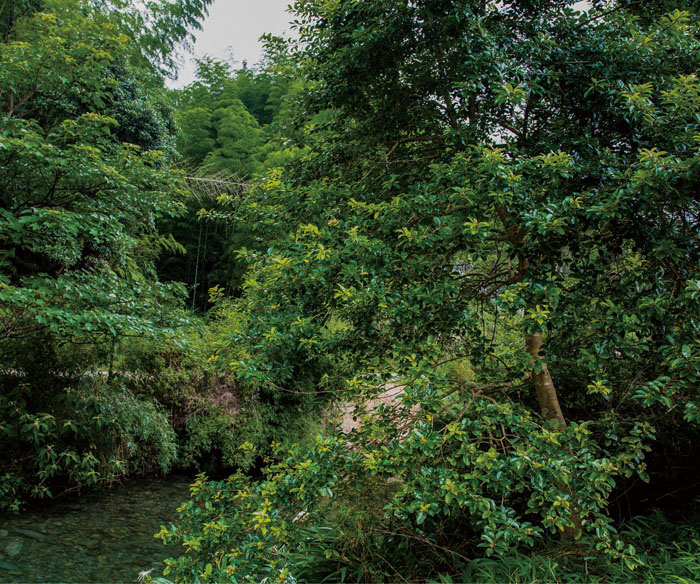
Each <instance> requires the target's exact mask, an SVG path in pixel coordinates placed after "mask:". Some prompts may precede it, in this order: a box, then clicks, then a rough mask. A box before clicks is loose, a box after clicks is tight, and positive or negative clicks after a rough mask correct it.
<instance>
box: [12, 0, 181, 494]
mask: <svg viewBox="0 0 700 584" xmlns="http://www.w3.org/2000/svg"><path fill="white" fill-rule="evenodd" d="M118 4H119V3H118ZM110 6H111V5H109V6H108V5H105V6H103V7H101V8H97V7H92V6H91V5H90V4H89V3H87V2H79V1H58V0H56V1H49V0H47V1H46V2H41V3H26V7H25V8H22V6H19V5H15V4H12V5H11V6H9V7H8V5H7V3H3V4H2V7H3V8H2V10H3V12H2V14H3V17H4V20H3V26H4V27H5V28H6V31H7V32H6V38H5V39H4V40H3V42H2V44H1V45H0V87H2V90H0V177H1V178H2V185H3V186H2V190H1V191H0V199H1V201H2V206H1V207H0V270H1V271H0V331H1V332H0V363H1V366H2V369H3V373H4V374H3V393H2V399H1V403H2V413H3V415H2V426H1V428H0V433H1V435H2V442H3V447H2V452H1V456H0V474H1V475H2V476H3V487H2V500H1V501H0V506H2V507H5V506H11V507H16V506H17V505H18V504H19V503H20V502H21V501H23V500H24V498H25V497H26V496H27V495H32V496H44V495H46V494H49V493H51V492H53V490H54V489H55V490H57V491H62V490H65V489H70V488H74V487H76V486H80V485H83V484H94V483H96V482H98V481H100V480H110V479H112V478H113V477H115V476H118V475H120V474H124V472H125V471H126V470H127V469H129V468H131V467H132V465H134V466H144V467H147V468H149V469H150V468H152V467H151V462H152V461H151V458H150V457H151V454H150V452H153V453H154V454H153V458H154V460H157V465H156V468H161V469H163V470H167V469H168V468H170V467H171V466H172V463H173V461H174V458H175V451H174V447H175V442H174V435H173V432H172V428H171V426H170V422H169V421H168V419H167V417H166V416H165V414H163V413H162V412H161V411H160V409H159V406H157V405H156V404H155V403H152V402H150V401H148V400H146V401H143V400H141V399H140V398H139V397H137V396H135V395H133V394H130V393H129V392H125V391H124V390H123V389H121V388H120V387H119V386H113V384H109V383H105V382H107V381H111V377H112V371H113V364H114V356H115V352H116V349H117V347H118V345H119V343H121V342H122V341H124V340H125V339H129V338H132V337H147V338H150V339H158V340H159V341H160V342H164V341H165V340H166V339H170V340H171V342H177V343H181V342H182V332H181V329H182V327H183V326H185V325H186V324H187V321H188V319H187V317H186V315H185V314H184V311H183V310H182V306H181V300H180V298H181V296H182V290H181V287H180V286H179V285H177V284H174V283H173V284H164V283H161V282H159V281H158V280H157V279H156V278H155V271H154V266H153V262H154V259H155V257H156V256H157V255H158V253H159V250H160V249H162V248H164V247H166V248H167V247H172V246H174V245H176V244H175V242H174V241H172V239H170V238H166V237H164V236H162V235H160V234H159V233H158V232H157V231H156V230H155V223H156V221H157V220H158V218H159V217H162V216H165V215H171V216H172V215H175V214H179V213H181V212H182V209H183V205H182V203H181V201H180V199H182V197H183V195H182V193H183V192H184V191H183V182H182V179H181V177H180V176H178V175H177V174H175V173H173V172H172V170H170V169H169V167H168V158H169V157H172V155H173V147H172V142H173V136H172V132H173V131H174V125H173V123H172V119H171V118H172V116H171V114H170V112H169V110H167V108H166V107H165V106H164V101H163V99H162V95H161V96H160V97H159V96H158V94H157V92H154V89H153V88H152V87H149V86H148V85H147V84H145V82H144V81H142V79H150V80H151V81H150V82H149V83H153V80H155V79H157V76H156V74H155V73H154V72H153V71H150V70H148V69H142V68H140V66H139V65H138V64H139V63H144V62H145V61H144V59H145V57H146V56H148V54H150V53H148V52H147V51H146V52H144V51H143V50H142V49H143V47H144V46H145V45H144V44H135V40H136V39H139V40H140V39H142V36H140V35H144V34H146V32H145V29H140V30H139V31H136V29H135V28H133V25H134V23H133V22H130V23H129V24H123V23H122V22H121V19H119V18H117V17H116V15H115V14H114V13H113V11H112V10H113V9H114V10H116V9H117V8H119V6H112V7H111V8H110ZM173 6H174V4H173ZM170 8H172V7H170ZM170 8H168V7H165V8H164V10H165V12H164V13H163V15H164V18H165V17H169V16H168V11H169V10H170ZM33 10H37V11H36V12H33ZM187 10H188V11H189V10H190V9H189V8H188V9H187ZM173 22H174V21H173ZM130 25H131V27H130ZM158 26H165V25H164V24H163V23H160V24H158ZM151 32H153V33H154V34H155V32H157V28H153V29H152V31H151ZM137 33H138V34H137ZM176 37H177V34H175V33H174V36H173V37H172V38H176ZM161 94H162V81H161ZM101 368H103V369H107V371H105V372H104V373H105V375H103V373H102V371H101V370H100V369H101ZM86 374H87V379H86ZM107 374H108V375H107ZM107 376H109V378H110V379H109V380H106V379H104V380H103V377H105V378H106V377H107ZM76 388H80V389H79V390H77V389H76ZM74 390H75V391H78V393H76V392H75V391H74Z"/></svg>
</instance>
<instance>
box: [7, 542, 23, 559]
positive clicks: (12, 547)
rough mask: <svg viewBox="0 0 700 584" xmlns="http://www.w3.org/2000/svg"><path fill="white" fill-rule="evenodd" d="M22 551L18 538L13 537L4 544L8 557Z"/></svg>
mask: <svg viewBox="0 0 700 584" xmlns="http://www.w3.org/2000/svg"><path fill="white" fill-rule="evenodd" d="M21 551H22V542H21V541H20V540H18V539H14V540H12V541H10V542H8V543H7V545H5V553H6V554H7V555H8V556H10V557H15V556H18V555H19V554H20V552H21Z"/></svg>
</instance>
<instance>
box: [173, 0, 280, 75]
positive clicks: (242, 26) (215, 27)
mask: <svg viewBox="0 0 700 584" xmlns="http://www.w3.org/2000/svg"><path fill="white" fill-rule="evenodd" d="M290 2H291V0H216V1H215V2H214V3H213V4H212V5H211V7H210V8H209V17H208V18H207V19H206V20H205V21H204V23H203V26H204V29H203V30H200V31H198V32H197V34H196V36H197V42H196V44H195V46H194V55H189V54H186V55H185V64H184V66H183V67H182V68H181V69H180V76H179V78H178V80H177V81H175V82H171V83H169V85H170V86H171V87H184V86H185V85H187V84H188V83H191V82H192V81H194V58H195V57H202V56H204V55H211V56H212V57H218V58H221V59H226V58H228V50H229V49H230V50H231V52H232V53H233V58H234V59H235V60H236V61H238V63H239V64H240V63H241V62H242V61H243V60H244V59H245V60H247V61H248V64H249V65H254V64H255V63H257V62H258V61H259V60H260V57H261V49H262V46H261V44H260V43H259V42H258V39H259V38H260V36H261V35H262V34H264V33H266V32H269V33H272V34H275V35H282V34H283V33H285V32H289V33H291V28H290V26H289V21H290V20H291V18H292V16H291V15H290V14H289V13H288V12H286V10H287V6H288V5H289V3H290Z"/></svg>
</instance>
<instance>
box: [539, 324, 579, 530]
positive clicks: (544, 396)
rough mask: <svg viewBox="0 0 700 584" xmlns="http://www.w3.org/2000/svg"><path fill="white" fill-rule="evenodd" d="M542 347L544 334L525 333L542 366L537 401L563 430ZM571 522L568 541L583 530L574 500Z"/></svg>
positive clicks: (562, 418)
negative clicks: (542, 354)
mask: <svg viewBox="0 0 700 584" xmlns="http://www.w3.org/2000/svg"><path fill="white" fill-rule="evenodd" d="M541 348H542V335H541V334H540V333H535V334H532V335H525V349H526V350H527V352H528V354H530V356H531V357H532V360H533V363H537V362H539V365H540V367H541V369H540V372H539V373H536V372H534V371H533V372H532V382H533V383H534V385H535V391H536V392H537V401H538V402H539V405H540V412H541V414H542V417H543V418H544V419H545V420H548V421H550V422H555V423H556V425H557V428H558V429H559V430H563V429H564V428H566V420H565V419H564V414H563V413H562V411H561V406H560V405H559V398H558V397H557V390H556V388H555V387H554V381H552V376H551V375H550V374H549V369H548V368H547V363H545V361H544V360H542V358H541V356H540V349H541ZM567 491H568V492H569V494H570V495H571V498H572V499H573V494H574V493H573V491H572V490H571V489H570V488H569V487H567ZM571 522H572V523H573V524H574V526H573V527H565V528H564V530H563V531H562V533H561V537H562V539H564V540H566V541H573V540H574V539H575V538H576V532H578V531H580V530H581V519H580V518H579V515H578V512H577V510H576V507H574V506H573V501H572V510H571Z"/></svg>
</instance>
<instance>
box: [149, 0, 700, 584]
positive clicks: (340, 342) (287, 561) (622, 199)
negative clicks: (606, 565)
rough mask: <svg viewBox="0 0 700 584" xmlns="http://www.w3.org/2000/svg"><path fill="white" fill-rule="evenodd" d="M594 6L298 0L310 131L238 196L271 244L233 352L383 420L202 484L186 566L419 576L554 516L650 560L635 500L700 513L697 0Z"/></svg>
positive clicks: (578, 539) (547, 1)
mask: <svg viewBox="0 0 700 584" xmlns="http://www.w3.org/2000/svg"><path fill="white" fill-rule="evenodd" d="M574 4H575V3H574V2H569V1H564V0H556V1H555V0H544V1H538V2H530V1H525V0H514V1H511V2H501V3H494V2H479V1H466V0H465V1H460V2H440V1H434V0H425V1H422V0H420V1H417V2H406V1H404V0H396V1H391V2H381V3H378V2H354V1H350V0H346V1H343V0H340V1H337V2H326V1H323V2H322V1H320V0H299V1H297V2H296V3H295V4H294V10H295V13H296V18H297V20H296V26H297V27H298V31H299V34H300V38H299V43H298V46H297V52H296V53H295V56H296V58H297V59H298V60H299V62H300V63H303V66H302V71H301V73H302V75H304V76H305V83H307V87H308V90H307V92H306V95H305V98H306V101H305V109H304V110H303V113H302V114H301V115H302V116H305V119H306V126H305V130H306V131H305V134H304V137H303V138H299V139H302V140H303V143H304V145H305V147H307V148H308V152H307V153H306V154H305V155H304V157H303V158H302V159H301V160H299V161H296V162H295V163H292V164H291V165H290V167H289V168H288V170H287V171H286V172H285V173H283V174H272V175H269V176H267V177H265V178H264V179H263V180H262V181H261V182H260V184H259V185H258V186H256V188H254V189H253V190H251V192H250V193H249V195H248V197H246V200H245V203H244V207H245V208H244V209H243V210H242V211H241V210H240V209H239V210H237V211H236V213H235V216H243V217H245V220H246V221H248V222H249V223H251V224H255V225H257V226H258V227H259V229H260V232H261V233H262V235H261V237H262V238H263V239H264V241H265V242H266V243H265V245H264V246H262V248H261V249H262V250H265V251H258V252H256V251H254V250H248V251H247V252H245V256H246V258H247V259H249V260H250V268H249V271H248V272H247V274H246V278H245V283H244V294H243V297H242V298H241V300H240V302H239V303H238V306H239V309H240V311H241V312H242V313H243V315H244V318H245V322H244V323H242V326H241V327H240V328H239V329H237V330H235V331H234V334H233V336H232V337H231V342H230V344H229V345H228V346H229V347H233V346H236V347H241V346H243V347H245V350H246V356H245V358H243V359H241V358H239V357H237V356H235V355H232V354H230V353H229V349H228V348H227V346H226V345H225V344H224V345H223V346H222V347H221V350H220V351H219V356H220V359H221V360H222V361H223V362H228V363H230V364H231V367H232V368H233V370H234V371H235V373H236V375H237V377H238V379H239V380H240V381H241V382H242V383H245V384H246V385H248V386H251V387H255V388H257V392H258V395H259V400H260V402H261V403H276V404H285V407H290V406H294V405H298V406H303V407H312V408H315V409H316V410H317V411H321V410H322V408H328V407H332V404H333V403H336V404H338V403H346V404H347V403H351V404H354V405H355V406H356V407H355V416H356V418H358V420H359V422H360V426H359V428H357V429H355V430H353V431H351V432H349V433H343V432H341V431H340V430H339V429H338V428H335V427H334V425H333V424H329V425H328V428H327V430H326V431H325V432H324V433H321V434H320V435H319V436H318V438H317V439H316V440H315V441H314V442H313V443H312V444H310V445H309V444H308V443H299V444H298V445H296V446H291V447H290V446H281V447H279V448H278V449H276V450H275V451H274V452H273V453H272V455H271V458H270V462H269V465H268V466H267V467H266V469H265V474H264V478H263V480H251V479H250V478H248V477H245V476H244V475H241V474H239V475H234V476H233V477H231V478H230V479H229V480H228V481H224V482H221V483H208V482H206V480H204V479H202V480H201V481H199V482H198V483H197V484H196V488H195V491H194V496H193V499H192V501H190V502H189V503H188V504H187V505H186V506H183V508H182V511H181V515H182V516H181V523H180V525H179V526H178V527H177V529H175V528H173V529H171V530H164V532H163V533H162V536H163V537H164V538H165V539H166V540H167V539H174V540H176V541H179V542H180V543H182V544H183V545H184V546H185V547H186V549H187V550H188V552H187V553H186V554H185V555H184V556H182V557H181V558H179V559H177V560H174V561H173V562H171V569H172V570H173V573H174V574H176V576H177V578H179V579H181V580H183V581H185V580H187V579H191V578H193V577H195V576H197V577H199V578H200V580H202V581H217V582H218V581H224V580H225V581H242V580H245V579H246V578H248V579H252V580H259V579H262V578H273V577H274V578H277V579H279V580H280V581H294V580H295V579H307V578H308V579H321V577H329V578H331V579H333V578H335V579H343V578H347V579H350V580H356V579H362V580H367V581H377V580H379V579H382V580H385V579H392V580H393V579H396V578H397V577H403V578H406V579H409V580H411V579H423V578H426V577H431V576H435V575H436V574H437V573H439V572H444V573H453V574H458V573H459V571H460V569H461V568H460V566H461V567H463V566H464V565H466V564H465V562H467V561H468V558H473V557H474V556H475V555H478V554H485V555H493V554H497V555H501V556H508V555H509V554H513V553H515V552H516V551H517V550H523V549H527V548H532V547H539V546H553V545H557V543H556V542H557V541H558V539H559V538H564V539H565V540H567V541H570V542H572V543H571V544H567V545H571V546H573V549H575V550H578V551H577V552H572V553H580V554H582V555H584V556H591V555H598V554H602V555H604V556H607V557H608V558H609V561H611V562H612V561H615V562H617V561H619V562H621V563H622V565H623V566H625V567H626V569H633V568H635V567H636V566H637V565H638V564H639V562H640V559H641V556H640V555H639V553H638V551H637V550H636V549H635V547H634V546H633V545H632V544H631V543H630V542H629V541H628V542H625V541H624V538H623V537H621V536H620V533H619V531H618V529H617V527H616V521H615V517H614V515H616V513H615V509H614V506H612V505H611V501H612V500H614V499H616V498H618V499H619V498H620V497H623V496H625V497H627V500H628V501H632V502H633V503H630V504H631V505H632V504H634V505H639V507H638V508H640V509H641V508H643V506H642V505H641V501H642V500H644V499H649V498H652V499H657V498H659V497H661V498H663V497H666V496H671V495H670V493H674V495H673V496H678V497H679V499H678V500H679V501H682V502H684V504H686V505H687V508H688V509H691V508H692V504H693V503H692V493H693V492H694V491H693V488H694V487H693V483H694V482H696V475H695V474H694V473H693V471H692V469H693V464H692V462H691V457H692V454H691V452H692V451H693V449H694V448H695V447H696V445H697V423H698V417H697V411H698V410H697V407H698V394H697V376H698V368H697V367H698V353H697V352H698V346H697V338H698V329H697V323H698V317H699V316H700V315H699V314H698V292H699V290H700V285H699V284H698V282H699V281H700V273H699V272H698V266H699V265H700V263H699V260H700V257H699V255H698V254H699V252H700V247H699V243H700V240H699V239H698V220H699V216H698V205H697V196H696V193H697V185H698V178H699V174H698V171H699V170H700V167H699V166H698V147H699V140H700V126H699V125H698V113H699V112H700V82H699V81H698V78H697V71H698V66H699V65H700V63H698V54H700V53H698V51H697V49H698V46H699V43H700V36H699V34H700V28H699V24H700V23H699V21H698V16H699V15H698V8H697V6H696V4H695V3H693V2H670V3H664V4H661V3H654V4H653V5H652V4H649V3H637V2H624V1H606V2H603V1H599V2H592V3H590V4H591V6H590V8H589V9H587V10H585V11H582V10H580V9H578V8H576V7H575V6H574ZM392 388H393V389H394V390H397V389H398V390H400V391H398V393H399V395H398V397H397V398H396V399H394V400H392V401H390V402H388V403H387V402H386V401H379V402H377V401H376V400H377V398H378V395H379V394H381V393H383V392H385V391H387V389H392ZM329 403H330V404H331V406H329ZM377 403H379V404H381V405H380V406H379V407H376V404H377ZM372 406H375V407H372ZM325 411H327V409H326V410H325ZM671 460H673V461H674V462H673V463H672V462H670V461H671ZM674 467H675V468H674ZM649 481H651V482H650V485H649V486H645V484H646V483H647V482H649ZM695 488H696V487H695ZM695 492H696V491H695ZM678 493H680V494H678ZM677 494H678V495H677ZM618 518H619V517H618ZM397 549H398V550H400V552H399V553H396V550H397Z"/></svg>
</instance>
